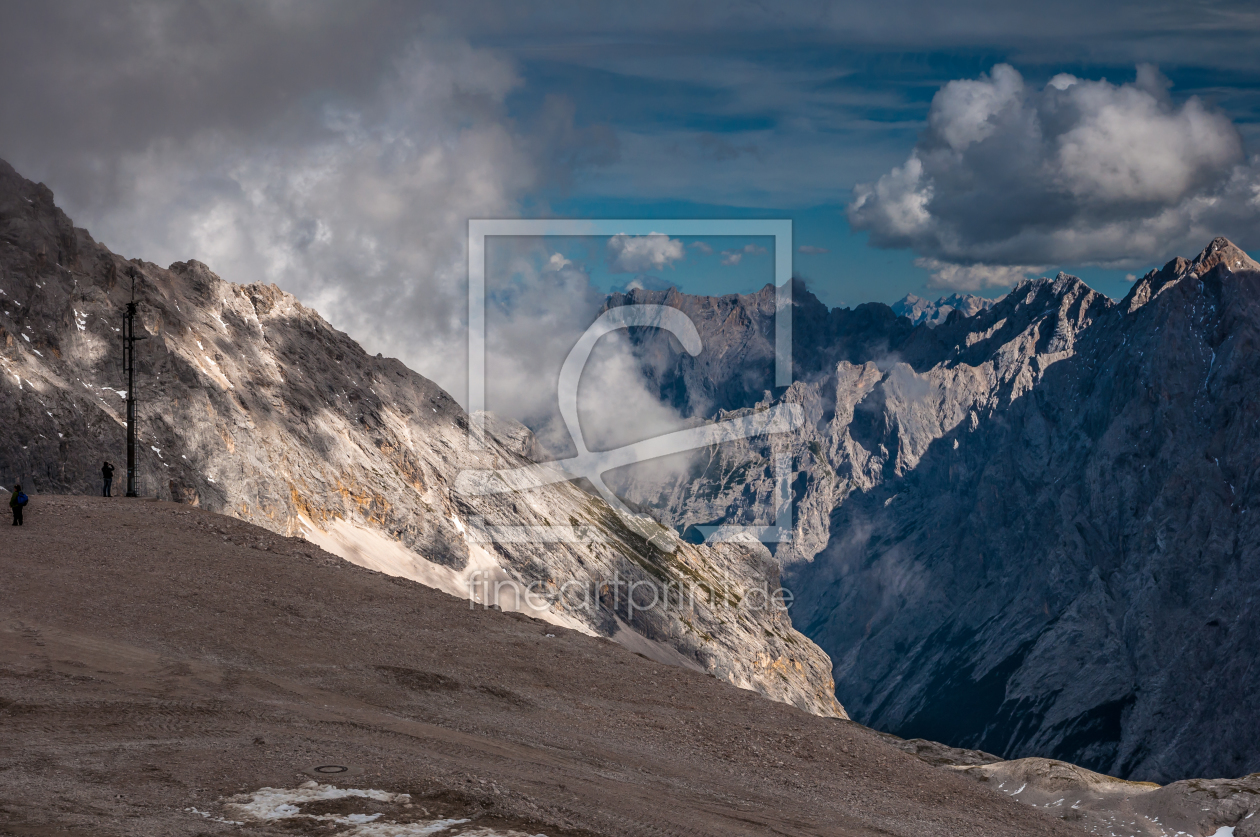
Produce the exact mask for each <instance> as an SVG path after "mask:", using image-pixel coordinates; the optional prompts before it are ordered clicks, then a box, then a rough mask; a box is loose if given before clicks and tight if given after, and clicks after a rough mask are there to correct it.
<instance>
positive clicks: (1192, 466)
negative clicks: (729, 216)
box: [610, 239, 1260, 782]
mask: <svg viewBox="0 0 1260 837" xmlns="http://www.w3.org/2000/svg"><path fill="white" fill-rule="evenodd" d="M771 294H772V289H768V290H767V291H763V292H762V294H760V295H752V296H751V297H745V298H740V299H738V300H736V299H732V298H728V297H721V298H718V299H717V300H695V299H692V298H687V297H684V296H682V295H680V296H679V297H678V299H677V301H676V302H675V303H673V304H677V305H678V306H679V307H681V308H682V309H683V310H684V311H691V310H702V309H704V308H705V307H706V306H710V307H711V306H714V305H717V306H725V307H726V309H727V310H730V311H732V312H734V311H740V312H744V313H745V314H747V315H748V316H746V317H728V318H727V319H725V320H723V323H724V327H725V328H727V329H729V330H730V333H728V334H726V335H725V336H721V337H719V336H716V335H712V334H708V333H705V330H704V329H703V328H702V329H701V332H702V337H703V340H704V342H705V344H706V345H709V344H710V343H711V342H715V343H718V344H719V345H720V344H721V343H722V342H723V341H725V342H727V343H729V344H738V343H740V342H741V341H747V340H748V339H749V338H748V337H746V336H742V335H743V334H744V333H747V334H761V335H769V334H772V328H773V322H772V317H771V316H770V315H769V314H763V313H760V312H763V311H766V310H769V311H771V312H772V310H773V309H772V308H770V309H766V307H765V305H764V301H765V298H767V297H768V296H769V295H771ZM794 298H795V303H794V326H793V351H794V363H795V377H796V382H795V383H794V384H793V385H792V386H791V387H789V388H787V389H786V390H773V389H772V388H771V387H770V386H764V388H763V389H762V391H761V392H760V393H759V396H760V397H759V398H756V399H754V398H753V397H752V394H751V392H748V391H747V390H750V389H751V387H744V386H743V384H742V382H744V381H747V380H748V379H749V377H750V372H749V370H748V369H746V368H739V367H736V366H730V367H726V366H724V365H723V364H721V363H712V362H710V363H708V364H707V365H706V366H705V367H704V374H703V375H700V374H699V373H698V372H697V370H698V369H699V368H700V366H701V365H702V364H705V360H706V359H705V358H704V357H703V355H702V356H701V357H699V358H697V359H695V361H692V360H691V359H689V358H685V357H677V356H676V355H675V356H674V357H675V358H676V360H674V361H673V363H672V366H668V367H665V368H662V366H661V365H660V364H659V363H658V362H645V363H644V367H645V369H646V370H648V371H649V373H650V374H652V375H655V376H656V377H655V379H656V380H658V381H659V382H661V384H662V393H663V394H664V395H666V396H667V397H669V398H671V399H672V400H673V402H674V403H676V404H682V405H687V404H693V403H703V399H692V398H690V396H689V395H688V390H689V387H690V386H691V385H692V381H693V380H694V379H695V378H699V377H704V378H707V379H708V380H706V381H705V382H704V383H703V384H702V385H701V386H702V392H703V393H704V396H705V398H713V395H714V394H718V395H720V394H721V393H723V392H729V391H731V390H732V389H733V390H734V391H737V392H740V391H741V387H742V388H743V392H742V400H729V401H727V402H725V403H723V402H722V401H721V400H720V398H719V399H718V400H716V401H715V402H714V403H715V410H717V411H721V410H724V409H725V410H736V411H738V410H748V409H756V405H758V404H759V405H760V406H761V407H762V408H764V407H766V406H770V405H772V404H774V403H781V402H791V403H797V404H800V405H801V407H802V409H803V410H804V412H805V414H806V416H807V421H806V426H805V428H804V429H803V430H802V431H801V432H800V433H799V434H797V435H796V436H795V437H794V438H793V439H792V440H791V442H790V453H791V457H792V461H793V467H792V472H791V474H790V482H791V490H792V504H793V511H794V530H793V533H792V539H791V542H790V543H784V544H779V545H777V548H776V549H775V555H776V559H777V560H778V561H779V563H780V564H781V565H782V566H783V567H784V574H785V578H786V579H788V581H789V584H790V586H791V587H792V589H793V591H794V593H795V594H796V597H797V599H796V606H795V607H794V609H793V619H794V623H795V624H796V626H797V627H798V628H799V629H800V630H802V631H803V632H804V633H805V634H806V635H808V636H810V637H811V638H812V639H814V640H815V641H816V642H818V643H819V644H820V645H821V646H822V647H823V648H824V650H826V651H827V652H828V653H829V654H831V656H832V659H833V661H834V663H835V673H836V681H837V691H838V695H839V696H840V698H841V700H842V701H843V702H844V703H845V705H846V706H847V707H848V708H849V710H850V711H851V712H853V713H854V718H855V719H857V720H859V721H862V722H863V723H868V724H871V725H872V726H875V727H876V728H878V729H883V730H887V731H890V732H894V733H897V734H899V735H905V736H910V737H922V738H930V739H935V740H940V741H944V742H946V743H949V744H951V745H955V746H963V747H973V748H983V749H986V750H990V751H992V752H996V753H1000V754H1002V755H1003V756H1005V757H1008V758H1014V757H1019V756H1034V755H1035V756H1045V757H1052V758H1057V759H1062V760H1064V761H1071V762H1075V763H1078V764H1081V765H1083V766H1085V767H1088V768H1091V769H1094V770H1098V771H1100V772H1104V773H1111V774H1114V775H1118V776H1121V777H1129V778H1140V779H1152V780H1155V781H1161V782H1163V781H1171V780H1175V779H1182V778H1186V777H1189V776H1203V775H1215V776H1239V775H1243V774H1246V773H1251V772H1255V771H1256V770H1257V769H1260V727H1257V725H1256V721H1255V719H1254V717H1253V715H1252V713H1250V711H1249V709H1248V708H1247V707H1249V706H1250V705H1253V704H1254V701H1255V699H1256V697H1257V696H1256V694H1255V689H1256V687H1255V686H1254V685H1253V683H1252V681H1254V678H1252V677H1249V676H1248V675H1247V674H1246V672H1247V671H1249V670H1250V667H1252V666H1253V665H1254V659H1255V657H1254V650H1252V649H1254V647H1255V644H1256V640H1257V639H1260V624H1258V615H1260V612H1258V611H1257V608H1256V605H1255V594H1256V593H1257V592H1258V591H1257V589H1256V588H1257V584H1258V582H1257V578H1260V573H1257V569H1260V567H1257V561H1260V551H1258V550H1257V547H1256V532H1255V530H1254V528H1253V524H1252V522H1251V521H1252V515H1251V514H1250V503H1251V499H1250V498H1251V492H1252V491H1253V490H1254V488H1253V481H1254V474H1255V473H1256V463H1257V462H1258V461H1260V439H1258V438H1256V432H1257V430H1256V425H1257V419H1256V417H1255V407H1254V404H1253V402H1252V401H1251V400H1250V399H1249V398H1248V397H1247V396H1246V395H1245V393H1247V392H1253V391H1255V389H1256V387H1257V385H1260V381H1256V380H1255V368H1256V367H1255V363H1254V357H1255V354H1254V352H1255V348H1256V346H1257V345H1258V343H1257V339H1256V330H1257V327H1258V326H1260V307H1258V303H1257V300H1260V274H1258V273H1257V265H1256V263H1255V262H1254V261H1252V260H1251V259H1250V258H1249V257H1248V256H1247V255H1246V254H1245V253H1244V252H1243V251H1241V250H1239V249H1238V248H1237V247H1235V246H1234V245H1232V244H1231V243H1230V242H1228V241H1226V240H1224V239H1217V240H1215V241H1213V242H1212V243H1211V244H1209V246H1208V247H1207V248H1205V250H1204V251H1203V252H1202V253H1201V254H1200V255H1199V256H1198V257H1197V258H1195V259H1193V260H1186V259H1176V260H1174V261H1173V262H1170V263H1169V264H1168V265H1166V266H1165V267H1164V268H1163V269H1161V270H1158V271H1152V272H1151V273H1150V274H1148V275H1147V276H1146V277H1143V278H1142V279H1141V280H1139V281H1138V282H1137V283H1135V285H1134V287H1133V289H1132V290H1131V292H1130V293H1129V295H1128V296H1127V297H1126V298H1125V299H1124V300H1121V301H1119V302H1114V301H1112V300H1110V299H1108V298H1106V297H1104V296H1102V295H1101V294H1098V293H1096V292H1094V291H1093V290H1091V289H1090V288H1088V286H1086V285H1085V284H1084V283H1083V282H1081V281H1080V280H1079V279H1077V278H1075V277H1071V276H1068V275H1066V274H1060V275H1059V276H1057V277H1055V278H1053V279H1035V280H1026V281H1024V282H1021V283H1020V284H1019V285H1018V286H1016V287H1015V288H1014V289H1013V290H1012V291H1011V293H1009V294H1008V295H1007V296H1006V297H1004V298H1003V299H1002V300H1000V301H998V302H997V303H995V304H994V305H993V306H992V307H991V308H989V309H987V310H985V311H982V312H980V313H978V314H976V315H974V316H971V317H963V316H960V315H958V314H955V315H953V316H950V317H948V318H947V319H946V321H945V322H943V323H941V324H939V325H936V326H935V327H926V326H919V327H911V326H910V325H909V323H908V322H907V321H906V320H905V319H904V318H897V317H895V315H894V314H893V312H892V311H891V309H889V308H888V307H887V306H878V305H868V306H861V307H859V308H857V309H853V310H852V311H849V310H837V311H827V310H826V309H825V308H824V307H823V306H821V305H820V304H819V303H818V302H817V300H816V299H814V298H813V297H812V296H811V295H809V294H808V292H807V291H805V289H804V288H799V287H798V288H797V289H796V291H795V293H794ZM615 303H616V300H615V298H614V300H612V301H611V303H610V304H615ZM758 315H759V316H758ZM640 339H641V343H642V345H643V346H644V347H645V348H644V349H643V350H642V351H643V353H644V355H645V356H646V357H648V358H652V359H657V358H661V357H664V356H665V354H664V353H663V352H661V351H659V349H655V348H654V347H652V345H651V344H652V343H653V341H655V340H657V339H658V338H656V337H654V336H652V335H644V336H642V337H641V338H640ZM767 339H768V338H767ZM693 363H694V368H692V366H691V364H693ZM732 381H733V382H736V385H735V386H732V384H731V383H730V382H732ZM764 381H768V373H766V376H764V377H762V378H760V379H758V383H761V382H764ZM749 402H753V403H752V404H750V403H749ZM771 461H772V460H771V456H770V450H769V448H768V447H767V446H765V445H763V444H760V443H759V442H757V441H756V440H754V441H753V442H751V443H740V444H735V443H730V444H727V445H725V446H723V447H722V449H720V450H713V451H708V452H706V455H705V456H703V457H701V458H699V459H697V460H696V461H695V462H694V463H693V466H692V468H691V470H689V471H687V472H686V473H684V475H683V476H682V477H681V478H679V479H676V480H673V481H671V482H665V483H661V482H659V481H657V482H652V481H650V480H638V481H636V478H635V477H634V476H633V475H630V476H627V477H625V478H623V482H622V483H621V484H620V485H619V487H618V490H620V491H624V492H625V493H626V494H627V496H629V497H630V498H631V499H632V500H634V501H635V502H638V503H641V504H643V505H645V506H650V507H653V508H655V509H656V510H657V513H658V514H659V515H660V518H661V519H662V520H663V521H665V522H667V523H669V524H670V525H673V526H675V527H676V528H677V529H678V530H679V531H682V532H693V531H696V530H695V529H694V528H692V527H694V526H695V525H697V524H709V525H717V524H722V523H735V522H739V523H744V522H752V520H753V518H755V517H757V516H758V515H760V516H761V517H763V518H764V516H765V515H766V508H767V505H766V500H767V498H770V497H773V496H774V495H773V491H774V485H775V475H774V474H773V469H772V468H771ZM761 522H763V523H764V522H765V521H764V520H762V521H761ZM693 539H698V538H693ZM1222 729H1230V730H1231V735H1230V736H1229V738H1228V740H1226V741H1223V742H1222V743H1221V744H1220V746H1212V745H1209V744H1205V742H1211V741H1217V740H1220V739H1219V734H1220V731H1221V730H1222Z"/></svg>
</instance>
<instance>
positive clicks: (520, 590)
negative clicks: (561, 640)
mask: <svg viewBox="0 0 1260 837" xmlns="http://www.w3.org/2000/svg"><path fill="white" fill-rule="evenodd" d="M555 601H563V602H564V603H565V606H566V607H567V608H568V609H570V610H578V611H586V612H588V613H590V612H594V611H596V610H598V609H601V608H602V609H604V610H607V611H609V612H611V613H614V614H616V615H617V616H618V617H620V618H622V619H624V620H625V621H626V622H627V623H628V624H634V621H635V613H636V612H639V613H646V612H650V611H658V610H666V611H678V612H687V611H695V610H696V609H697V608H696V605H697V602H702V603H704V605H705V606H706V607H708V608H711V609H715V610H717V609H721V610H742V611H744V612H746V613H748V614H756V613H771V614H778V613H787V612H788V609H789V608H791V607H792V601H793V595H792V591H790V590H787V589H785V588H783V587H779V588H777V589H773V590H772V589H771V588H770V586H769V585H768V584H765V583H763V584H761V585H760V586H752V587H747V588H741V589H738V590H737V589H734V588H727V587H720V586H717V585H714V584H705V583H701V582H696V581H691V580H682V579H670V580H668V581H663V582H662V581H657V580H655V579H651V578H622V577H621V575H620V573H613V574H612V575H611V576H609V577H607V578H604V579H602V580H600V581H595V582H591V581H588V580H582V579H570V580H568V581H566V582H565V583H564V584H562V585H561V586H560V588H559V589H558V590H552V589H550V588H549V587H548V586H547V585H546V584H545V583H544V582H542V581H533V582H531V583H530V584H527V585H522V584H521V583H520V582H518V581H516V580H515V579H512V578H509V577H506V576H503V575H502V574H500V573H494V572H484V571H480V570H479V571H477V572H475V573H473V574H472V575H470V576H469V578H468V606H469V608H470V609H475V608H476V607H477V606H478V605H480V606H482V607H498V608H499V609H500V610H509V611H517V612H523V613H531V612H532V613H544V612H547V611H548V610H550V608H551V607H552V604H553V602H555Z"/></svg>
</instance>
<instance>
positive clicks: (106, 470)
mask: <svg viewBox="0 0 1260 837" xmlns="http://www.w3.org/2000/svg"><path fill="white" fill-rule="evenodd" d="M101 477H102V478H103V479H104V480H105V487H104V488H103V489H102V490H101V496H102V497H113V496H114V493H113V492H112V491H111V490H110V489H111V488H113V486H114V466H113V465H110V464H109V463H108V462H106V463H105V464H104V465H102V466H101Z"/></svg>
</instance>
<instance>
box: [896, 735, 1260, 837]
mask: <svg viewBox="0 0 1260 837" xmlns="http://www.w3.org/2000/svg"><path fill="white" fill-rule="evenodd" d="M881 737H882V738H883V739H884V740H885V741H887V742H888V743H889V744H891V745H892V746H894V747H897V748H898V749H900V750H902V751H904V752H907V753H910V754H912V755H914V756H917V757H918V758H919V759H921V760H922V761H925V762H927V763H928V764H931V765H933V766H934V767H939V768H941V769H942V770H946V771H950V772H952V773H958V774H961V775H963V776H967V777H969V778H971V779H974V780H976V781H977V782H980V783H981V784H983V785H984V786H985V787H987V788H989V789H990V790H992V791H994V792H996V793H1001V794H1004V795H1005V796H1009V797H1010V798H1011V799H1013V800H1015V801H1017V802H1020V803H1022V804H1024V805H1029V806H1031V807H1034V808H1039V809H1041V810H1043V811H1046V812H1048V813H1050V814H1053V815H1055V816H1058V817H1060V818H1062V819H1063V820H1064V821H1066V822H1069V823H1072V824H1073V825H1075V826H1077V827H1079V828H1080V829H1082V830H1083V831H1087V832H1089V833H1092V834H1104V833H1106V834H1115V835H1125V837H1183V835H1196V837H1198V836H1199V835H1201V837H1214V835H1221V837H1226V835H1232V837H1260V817H1257V816H1256V815H1257V814H1260V773H1254V774H1252V775H1250V776H1244V777H1242V778H1241V779H1189V780H1185V781H1180V782H1173V783H1172V784H1169V785H1165V786H1162V787H1161V786H1160V785H1158V784H1156V783H1154V782H1131V781H1126V780H1124V779H1117V778H1116V777H1114V776H1107V775H1104V774H1101V773H1095V772H1093V771H1091V770H1086V769H1085V768H1083V767H1079V766H1077V765H1075V764H1068V763H1066V762H1062V761H1055V760H1054V759H1043V758H1024V759H1016V760H1014V761H1003V760H1002V759H1000V758H998V757H997V756H994V755H991V754H989V753H984V752H979V751H977V750H964V749H958V748H952V747H946V746H945V745H943V744H939V743H937V742H933V741H924V740H922V739H914V740H910V741H906V740H904V739H901V738H898V737H896V736H894V735H888V734H883V735H881Z"/></svg>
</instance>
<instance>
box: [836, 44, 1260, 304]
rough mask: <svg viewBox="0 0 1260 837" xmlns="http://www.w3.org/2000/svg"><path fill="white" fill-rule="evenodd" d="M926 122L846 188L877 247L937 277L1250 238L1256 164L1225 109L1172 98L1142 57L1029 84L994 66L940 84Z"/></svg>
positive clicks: (977, 277) (950, 282) (1259, 232)
mask: <svg viewBox="0 0 1260 837" xmlns="http://www.w3.org/2000/svg"><path fill="white" fill-rule="evenodd" d="M927 121H928V127H927V129H926V131H925V132H924V133H923V134H922V136H921V137H920V138H919V141H918V143H917V144H916V146H915V148H914V150H913V151H912V152H911V154H910V156H909V158H908V159H907V160H906V162H905V163H904V164H903V165H901V166H897V167H895V168H893V169H892V170H891V171H889V172H888V173H887V174H884V175H883V176H882V177H880V178H879V179H878V180H877V181H875V182H874V183H864V184H860V185H858V186H857V187H855V189H854V194H853V200H852V202H851V203H850V204H849V207H848V215H849V221H850V224H851V225H852V226H853V227H854V228H855V229H859V230H867V231H869V232H870V241H871V243H872V244H873V245H875V246H878V247H892V248H902V247H909V248H913V249H914V250H915V251H917V252H918V253H919V254H920V256H921V257H923V258H924V259H927V260H930V261H928V262H925V263H924V266H925V267H927V268H928V269H929V270H932V271H934V273H933V276H934V281H935V282H936V283H937V284H939V285H942V286H948V287H957V288H967V289H975V288H979V287H985V286H988V285H990V284H1009V283H1010V282H1012V281H1016V280H1017V279H1018V278H1019V277H1021V276H1022V275H1024V273H1025V272H1026V271H1027V270H1028V268H1027V267H1025V266H1027V265H1038V264H1064V263H1078V264H1079V263H1090V264H1101V265H1109V266H1133V265H1136V264H1139V263H1146V262H1149V261H1152V260H1155V259H1158V258H1162V257H1164V256H1167V255H1169V254H1170V253H1174V252H1180V251H1182V250H1187V249H1195V248H1197V247H1199V246H1202V244H1203V243H1204V242H1206V241H1207V240H1209V239H1210V238H1212V237H1213V236H1215V235H1228V236H1231V237H1234V238H1237V239H1240V240H1243V241H1257V240H1258V239H1260V164H1257V162H1256V161H1254V160H1252V161H1247V160H1246V159H1245V158H1244V152H1243V144H1242V138H1241V135H1240V134H1239V132H1238V130H1237V128H1236V127H1235V126H1234V125H1233V124H1232V123H1231V122H1230V121H1229V119H1227V118H1226V117H1225V116H1223V115H1221V114H1219V113H1217V112H1215V111H1213V110H1211V109H1210V108H1208V107H1207V106H1206V105H1205V104H1204V103H1203V102H1201V101H1200V100H1199V99H1197V98H1195V97H1191V98H1190V99H1188V100H1186V101H1184V102H1182V103H1180V104H1179V103H1177V102H1175V101H1174V100H1173V99H1172V97H1171V96H1170V94H1169V82H1168V81H1167V79H1165V78H1164V77H1163V76H1162V75H1160V73H1159V72H1158V71H1157V70H1156V69H1155V68H1154V67H1151V66H1149V65H1142V66H1140V67H1139V68H1138V72H1137V77H1136V79H1135V80H1134V81H1132V82H1128V83H1124V84H1112V83H1110V82H1108V81H1106V80H1101V81H1091V80H1086V79H1080V78H1077V77H1075V76H1072V75H1068V74H1066V73H1065V74H1060V75H1057V76H1055V77H1054V78H1052V79H1051V80H1050V82H1049V83H1048V84H1047V85H1046V86H1045V87H1044V88H1041V89H1036V88H1033V87H1030V86H1029V85H1028V84H1027V83H1026V82H1025V80H1024V79H1023V77H1022V76H1021V75H1020V74H1019V73H1018V72H1017V71H1016V70H1015V69H1014V68H1012V67H1010V66H1008V65H1005V64H999V65H997V66H995V67H994V68H993V69H992V71H991V72H989V73H988V74H987V75H982V76H981V77H980V78H978V79H966V80H958V81H951V82H949V83H948V84H946V85H945V86H944V87H943V88H941V90H939V91H938V92H937V94H936V96H935V98H934V99H933V100H932V105H931V109H930V111H929V114H928V120H927ZM950 266H954V268H956V269H954V268H951V267H950ZM999 268H1000V269H999Z"/></svg>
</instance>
